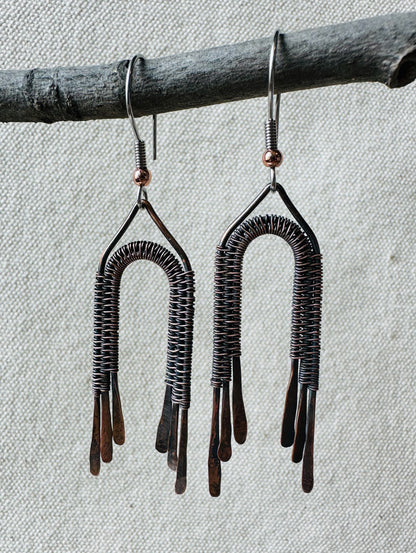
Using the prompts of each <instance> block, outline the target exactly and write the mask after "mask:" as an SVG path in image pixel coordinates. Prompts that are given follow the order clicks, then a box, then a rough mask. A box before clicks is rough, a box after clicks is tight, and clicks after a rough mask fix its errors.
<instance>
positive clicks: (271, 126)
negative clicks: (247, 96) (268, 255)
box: [263, 31, 283, 192]
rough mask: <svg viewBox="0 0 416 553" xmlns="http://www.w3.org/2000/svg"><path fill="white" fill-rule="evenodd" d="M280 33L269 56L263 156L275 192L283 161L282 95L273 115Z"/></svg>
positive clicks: (277, 99)
mask: <svg viewBox="0 0 416 553" xmlns="http://www.w3.org/2000/svg"><path fill="white" fill-rule="evenodd" d="M279 35H280V31H276V32H275V34H274V37H273V43H272V47H271V50H270V56H269V84H268V116H269V118H268V120H267V121H266V123H265V126H264V128H265V133H266V151H265V152H264V154H263V163H264V165H265V166H266V167H270V187H271V189H272V191H273V192H274V191H275V190H276V167H279V165H281V163H282V161H283V156H282V152H280V150H278V149H277V139H278V133H279V112H280V93H277V94H276V108H275V110H274V113H273V103H274V96H275V94H274V71H275V65H276V50H277V44H278V41H279Z"/></svg>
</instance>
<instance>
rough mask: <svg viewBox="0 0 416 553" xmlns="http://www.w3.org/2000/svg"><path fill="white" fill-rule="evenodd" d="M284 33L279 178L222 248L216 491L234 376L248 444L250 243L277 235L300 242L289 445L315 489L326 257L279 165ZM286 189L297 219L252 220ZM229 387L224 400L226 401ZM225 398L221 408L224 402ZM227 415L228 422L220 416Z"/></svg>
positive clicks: (239, 436)
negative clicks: (244, 369) (244, 341)
mask: <svg viewBox="0 0 416 553" xmlns="http://www.w3.org/2000/svg"><path fill="white" fill-rule="evenodd" d="M278 38H279V31H277V32H276V33H275V35H274V40H273V44H272V48H271V52H270V60H269V86H268V112H269V115H268V120H267V122H266V124H265V134H266V151H265V153H264V154H263V163H264V165H266V167H269V168H270V173H271V182H270V183H269V184H268V185H267V186H266V187H265V188H264V189H263V190H262V191H261V192H260V194H259V195H258V196H257V197H256V198H255V199H254V201H253V202H252V203H251V204H250V205H249V206H248V208H247V209H246V210H245V211H244V212H243V213H242V214H241V215H240V216H239V217H237V219H235V221H234V222H233V223H232V224H231V225H230V226H229V228H228V229H227V230H226V232H225V233H224V235H223V237H222V239H221V241H220V243H219V245H218V246H217V250H216V257H215V284H214V340H213V342H214V344H213V364H212V377H211V385H212V386H213V408H212V422H211V438H210V447H209V456H208V479H209V490H210V493H211V495H212V496H218V495H220V492H221V461H228V460H229V459H230V458H231V454H232V447H231V434H232V429H231V413H230V382H231V380H232V382H233V387H232V418H233V423H232V426H233V430H234V437H235V440H236V442H237V443H239V444H242V443H244V441H245V440H246V435H247V419H246V414H245V408H244V401H243V394H242V383H241V362H240V358H241V284H242V266H243V257H244V253H245V251H246V249H247V246H248V245H249V244H250V242H252V241H253V240H254V239H255V238H257V237H258V236H261V235H263V234H274V235H276V236H279V237H281V238H283V239H284V240H285V241H286V242H287V243H288V244H289V245H290V246H291V248H292V251H293V254H294V260H295V271H294V281H293V299H292V322H291V346H290V357H291V374H290V379H289V385H288V388H287V393H286V401H285V408H284V414H283V422H282V431H281V444H282V446H284V447H289V446H291V445H293V451H292V460H293V461H294V462H299V461H301V460H302V458H303V469H302V488H303V490H304V491H305V492H310V491H311V490H312V488H313V442H314V426H315V404H316V391H317V390H318V382H319V357H320V327H321V299H322V258H321V253H320V249H319V244H318V241H317V239H316V236H315V235H314V233H313V231H312V230H311V228H310V227H309V225H308V224H307V223H306V221H305V220H304V219H303V217H302V216H301V214H300V213H299V211H298V210H297V209H296V207H295V206H294V204H293V203H292V202H291V200H290V199H289V197H288V195H287V194H286V192H285V190H284V188H283V187H282V185H280V184H279V183H277V182H276V167H278V166H280V164H281V163H282V154H281V152H280V151H279V150H278V148H277V139H278V117H279V107H280V94H277V95H276V107H275V110H274V109H273V102H274V67H275V58H276V48H277V43H278ZM275 191H277V192H278V193H279V196H280V197H281V199H282V200H283V202H284V204H285V205H286V207H287V208H288V209H289V211H290V213H291V214H292V216H293V217H294V219H295V220H296V221H297V223H295V222H294V221H291V220H289V219H287V218H285V217H281V216H277V215H264V216H256V217H253V218H252V219H250V220H246V219H247V217H248V216H249V215H250V214H251V213H252V211H253V210H254V209H255V208H256V207H257V206H258V205H259V204H260V203H261V202H262V200H264V198H266V196H267V195H268V194H269V192H275ZM298 382H299V392H298ZM221 392H222V402H221ZM220 403H221V407H220ZM220 419H221V420H220Z"/></svg>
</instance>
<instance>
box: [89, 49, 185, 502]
mask: <svg viewBox="0 0 416 553" xmlns="http://www.w3.org/2000/svg"><path fill="white" fill-rule="evenodd" d="M136 58H137V56H134V57H133V58H132V59H131V60H130V62H129V65H128V69H127V76H126V107H127V113H128V117H129V119H130V122H131V125H132V128H133V132H134V135H135V139H136V141H135V158H136V169H135V171H134V174H133V182H134V183H135V184H136V185H137V186H138V187H139V193H138V198H137V201H136V202H135V204H134V205H133V208H132V209H131V211H130V213H129V215H128V217H127V219H126V220H125V221H124V223H123V224H122V226H121V227H120V229H119V230H118V231H117V233H116V235H115V236H114V238H113V240H112V241H111V242H110V244H109V246H108V247H107V249H106V250H105V251H104V253H103V254H102V256H101V259H100V263H99V267H98V272H97V274H96V280H95V294H94V355H93V376H92V382H93V392H94V419H93V431H92V441H91V450H90V471H91V473H92V474H94V475H98V473H99V471H100V457H101V459H102V460H103V461H104V462H106V463H108V462H110V461H111V460H112V455H113V445H112V442H113V440H114V442H115V443H116V444H119V445H121V444H123V443H124V438H125V432H124V420H123V413H122V408H121V401H120V392H119V386H118V349H119V345H118V342H119V298H120V282H121V277H122V275H123V272H124V269H125V268H126V267H127V266H128V265H129V264H130V263H132V262H133V261H136V260H138V259H147V260H149V261H152V262H153V263H156V264H157V265H159V267H161V268H162V269H163V270H164V272H165V273H166V276H167V278H168V282H169V322H168V347H167V366H166V378H165V382H166V391H165V397H164V402H163V409H162V415H161V418H160V422H159V426H158V429H157V436H156V449H157V450H158V451H160V452H162V453H166V452H167V453H168V465H169V467H170V468H171V469H173V470H176V473H177V474H176V484H175V491H176V493H179V494H180V493H183V492H184V491H185V489H186V469H187V440H188V408H189V405H190V385H191V361H192V335H193V318H194V273H193V271H192V268H191V264H190V262H189V260H188V258H187V256H186V254H185V252H184V251H183V249H182V248H181V246H180V245H179V244H178V242H177V241H176V240H175V239H174V237H173V236H172V235H171V234H170V232H169V231H168V229H167V228H166V227H165V225H164V224H163V222H162V221H161V220H160V218H159V217H158V216H157V214H156V212H155V210H154V209H153V207H152V205H151V204H150V202H149V200H148V198H147V192H146V188H145V187H146V186H147V185H148V184H149V182H150V179H151V174H150V171H149V170H148V169H147V164H146V151H145V143H144V141H143V140H142V139H141V138H140V136H139V133H138V130H137V127H136V124H135V121H134V116H133V111H132V107H131V93H130V90H131V75H132V70H133V66H134V63H135V61H136ZM154 123H155V120H154ZM153 130H154V137H155V126H154V129H153ZM154 152H155V146H154ZM139 211H147V213H148V214H149V215H150V217H151V219H152V220H153V221H154V222H155V224H156V225H157V227H158V228H159V229H160V231H161V232H162V234H163V235H164V237H165V238H166V239H167V240H168V242H169V243H170V244H171V246H172V247H173V249H174V250H175V252H176V254H177V255H178V257H179V259H178V257H176V255H174V254H173V253H171V252H170V251H169V250H167V249H166V248H165V247H163V246H161V245H159V244H155V243H153V242H146V241H139V242H131V243H129V244H126V245H124V246H122V247H121V248H119V249H118V250H117V251H116V252H115V253H114V254H113V255H112V256H111V257H110V258H109V256H110V253H111V251H112V250H113V249H114V247H115V246H116V244H117V243H118V242H119V240H120V239H121V238H122V236H123V235H124V233H125V232H126V230H127V228H128V227H129V226H130V224H131V222H132V221H133V219H134V218H135V216H136V214H137V213H138V212H139ZM110 388H111V391H112V417H111V413H110V398H109V392H110ZM111 419H112V420H111ZM179 419H180V440H179V452H178V427H179Z"/></svg>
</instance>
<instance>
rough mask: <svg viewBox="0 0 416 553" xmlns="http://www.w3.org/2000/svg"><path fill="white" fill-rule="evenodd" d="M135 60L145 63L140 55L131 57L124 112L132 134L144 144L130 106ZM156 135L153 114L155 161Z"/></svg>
mask: <svg viewBox="0 0 416 553" xmlns="http://www.w3.org/2000/svg"><path fill="white" fill-rule="evenodd" d="M137 59H140V60H142V61H145V58H144V56H142V55H141V54H136V55H135V56H133V57H132V58H131V59H130V61H129V65H128V67H127V73H126V86H125V96H126V110H127V115H128V118H129V120H130V123H131V127H132V129H133V134H134V136H135V138H136V140H137V141H138V142H144V141H143V140H142V139H141V138H140V135H139V130H138V128H137V125H136V121H135V119H134V113H133V108H132V105H131V81H132V74H133V67H134V64H135V62H136V60H137ZM156 134H157V119H156V114H153V160H154V161H155V160H156Z"/></svg>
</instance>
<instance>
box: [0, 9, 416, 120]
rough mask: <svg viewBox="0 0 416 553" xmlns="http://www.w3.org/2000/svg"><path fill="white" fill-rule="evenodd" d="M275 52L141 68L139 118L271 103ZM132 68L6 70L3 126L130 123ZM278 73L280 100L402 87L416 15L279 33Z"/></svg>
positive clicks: (242, 47) (226, 52) (191, 57)
mask: <svg viewBox="0 0 416 553" xmlns="http://www.w3.org/2000/svg"><path fill="white" fill-rule="evenodd" d="M271 44H272V37H268V38H261V39H257V40H252V41H250V42H243V43H239V44H232V45H227V46H220V47H217V48H210V49H208V50H200V51H196V52H188V53H184V54H179V55H176V56H170V57H166V58H160V59H147V60H146V61H145V62H144V63H143V62H142V63H139V62H137V63H136V65H135V68H134V75H133V85H132V103H133V107H134V110H135V114H136V116H140V115H149V114H152V113H164V112H168V111H177V110H182V109H188V108H195V107H201V106H207V105H210V104H219V103H223V102H232V101H236V100H244V99H247V98H254V97H257V96H265V95H266V94H267V66H268V58H269V52H270V47H271ZM127 63H128V61H127V60H122V61H119V62H115V63H111V64H109V65H101V66H89V67H57V68H55V69H31V70H10V71H9V70H5V71H0V121H5V122H9V121H32V122H44V123H53V122H55V121H67V120H71V121H81V120H87V119H109V118H118V117H126V109H125V101H124V86H125V76H126V69H127ZM275 75H276V86H277V88H278V89H279V91H281V92H290V91H294V90H301V89H307V88H314V87H321V86H329V85H337V84H346V83H351V82H363V81H373V82H374V81H376V82H380V83H383V84H385V85H387V86H388V87H390V88H396V87H401V86H405V85H406V84H408V83H410V82H412V81H413V80H414V79H415V77H416V12H409V13H398V14H391V15H385V16H379V17H373V18H370V19H362V20H357V21H352V22H348V23H342V24H340V25H330V26H327V27H319V28H314V29H307V30H304V31H297V32H293V33H288V34H284V35H283V34H282V35H281V38H280V41H279V46H278V51H277V56H276V74H275Z"/></svg>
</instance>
